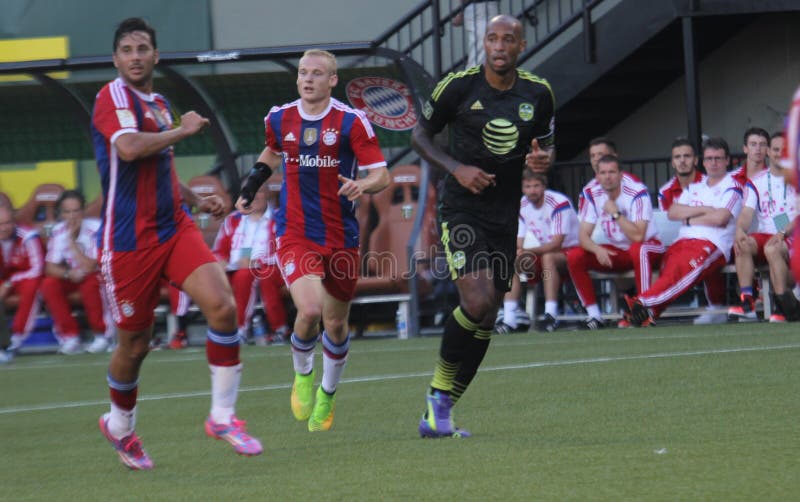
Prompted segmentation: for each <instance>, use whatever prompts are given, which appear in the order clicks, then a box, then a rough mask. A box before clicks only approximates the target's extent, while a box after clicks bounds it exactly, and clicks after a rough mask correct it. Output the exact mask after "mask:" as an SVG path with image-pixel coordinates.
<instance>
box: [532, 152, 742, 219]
mask: <svg viewBox="0 0 800 502" xmlns="http://www.w3.org/2000/svg"><path fill="white" fill-rule="evenodd" d="M743 161H744V154H742V153H735V154H733V153H732V154H731V165H730V167H729V168H728V170H729V171H732V170H733V169H736V168H737V167H739V166H740V165H741V163H742V162H743ZM620 168H621V169H622V170H623V171H625V172H629V173H631V174H633V175H634V176H636V177H637V178H639V179H640V180H641V181H642V183H644V184H645V185H647V189H648V191H649V192H650V198H651V199H652V202H653V206H657V205H658V189H659V188H661V186H662V185H663V184H664V183H666V182H667V181H669V180H670V179H672V177H673V176H674V175H675V173H674V172H673V170H672V164H671V159H670V158H669V157H662V158H644V159H630V160H625V159H622V160H621V161H620ZM593 177H594V172H593V171H592V166H591V165H590V164H589V163H588V162H586V161H583V162H556V163H555V165H554V166H553V169H552V170H551V171H550V175H549V176H548V185H549V186H550V188H552V189H553V190H557V191H559V192H562V193H563V194H564V195H566V196H567V197H570V198H571V199H572V201H573V203H575V204H577V202H578V196H579V195H580V192H581V189H582V188H583V187H584V185H586V183H588V182H589V180H591V179H592V178H593ZM576 207H577V205H576Z"/></svg>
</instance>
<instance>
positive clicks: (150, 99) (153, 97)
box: [117, 77, 156, 103]
mask: <svg viewBox="0 0 800 502" xmlns="http://www.w3.org/2000/svg"><path fill="white" fill-rule="evenodd" d="M117 80H119V82H120V83H121V84H122V85H124V86H125V87H127V88H128V89H130V91H131V92H132V93H134V94H136V95H137V96H139V99H141V100H142V101H147V102H150V103H152V102H153V101H155V100H156V93H154V92H151V93H150V94H145V93H143V92H140V91H137V90H136V89H134V88H133V87H131V86H129V85H128V84H126V83H125V81H124V80H122V77H117Z"/></svg>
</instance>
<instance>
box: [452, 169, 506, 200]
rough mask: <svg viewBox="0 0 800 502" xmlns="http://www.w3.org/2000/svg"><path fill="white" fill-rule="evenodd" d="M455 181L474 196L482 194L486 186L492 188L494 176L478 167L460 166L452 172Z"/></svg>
mask: <svg viewBox="0 0 800 502" xmlns="http://www.w3.org/2000/svg"><path fill="white" fill-rule="evenodd" d="M452 174H453V176H455V178H456V180H457V181H458V182H459V183H460V184H461V186H463V187H464V188H466V189H467V190H469V191H470V192H472V193H474V194H475V195H477V194H479V193H481V192H483V190H484V189H485V188H486V187H488V186H494V185H495V184H496V183H495V180H494V178H495V175H494V174H489V173H487V172H486V171H484V170H483V169H481V168H480V167H475V166H468V165H461V166H459V167H458V168H457V169H455V170H454V171H453V172H452Z"/></svg>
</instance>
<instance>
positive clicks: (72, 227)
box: [66, 218, 81, 241]
mask: <svg viewBox="0 0 800 502" xmlns="http://www.w3.org/2000/svg"><path fill="white" fill-rule="evenodd" d="M66 227H67V230H68V231H69V236H70V239H72V241H76V240H77V239H78V236H79V235H80V232H81V220H78V219H74V218H73V219H69V220H67V222H66Z"/></svg>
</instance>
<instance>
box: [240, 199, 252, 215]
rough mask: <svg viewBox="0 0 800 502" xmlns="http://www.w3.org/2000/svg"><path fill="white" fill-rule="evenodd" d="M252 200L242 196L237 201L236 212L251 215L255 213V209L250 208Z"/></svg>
mask: <svg viewBox="0 0 800 502" xmlns="http://www.w3.org/2000/svg"><path fill="white" fill-rule="evenodd" d="M250 202H252V201H250V200H247V199H245V198H244V197H242V196H241V195H240V196H239V198H238V199H236V210H237V211H239V212H240V213H242V214H250V213H252V212H253V208H252V207H250Z"/></svg>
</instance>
